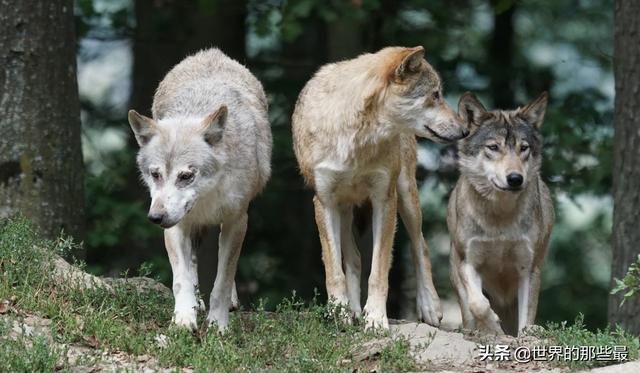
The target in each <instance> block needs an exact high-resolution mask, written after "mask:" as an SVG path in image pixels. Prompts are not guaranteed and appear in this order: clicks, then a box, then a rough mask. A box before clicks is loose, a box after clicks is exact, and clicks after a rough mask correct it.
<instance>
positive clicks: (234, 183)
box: [129, 48, 272, 331]
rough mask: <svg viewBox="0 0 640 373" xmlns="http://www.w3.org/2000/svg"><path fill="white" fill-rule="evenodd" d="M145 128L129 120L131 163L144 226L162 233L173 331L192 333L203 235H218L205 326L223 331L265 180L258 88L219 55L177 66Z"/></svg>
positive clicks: (202, 55) (142, 120) (263, 105)
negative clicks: (146, 197) (140, 187)
mask: <svg viewBox="0 0 640 373" xmlns="http://www.w3.org/2000/svg"><path fill="white" fill-rule="evenodd" d="M152 114H153V119H151V118H147V117H145V116H142V115H140V114H138V113H137V112H135V111H133V110H131V111H130V112H129V123H130V125H131V128H132V130H133V133H134V135H135V137H136V140H137V142H138V144H139V145H140V151H139V152H138V156H137V163H138V167H139V169H140V173H141V175H142V179H143V180H144V182H145V184H146V185H147V186H148V187H149V191H150V193H151V207H150V208H149V219H150V220H151V221H152V222H154V223H157V224H159V225H160V226H162V227H163V228H164V229H165V230H164V239H165V246H166V249H167V253H168V254H169V261H170V262H171V269H172V271H173V294H174V297H175V310H174V318H173V321H174V322H175V323H176V324H178V325H182V326H186V327H188V328H191V329H194V328H196V311H197V308H198V307H199V305H200V304H201V302H199V300H198V299H197V295H196V291H197V289H198V276H197V258H196V250H195V247H194V241H197V238H198V237H199V234H200V232H201V231H202V229H203V228H205V227H207V226H212V225H220V237H219V244H218V246H219V248H218V250H219V251H218V269H217V274H216V279H215V283H214V287H213V291H212V292H211V298H210V303H209V306H210V310H209V313H208V316H207V320H208V322H209V324H216V325H217V326H218V328H219V329H220V331H224V330H225V328H226V327H227V325H228V319H229V308H230V307H231V305H232V293H233V298H234V299H233V301H234V303H237V295H236V294H235V285H234V276H235V273H236V266H237V262H238V257H239V255H240V250H241V248H242V242H243V240H244V235H245V232H246V229H247V209H248V207H249V203H250V202H251V200H252V199H253V198H254V197H255V196H256V195H257V194H258V193H259V192H260V191H261V190H262V189H263V188H264V186H265V184H266V182H267V180H268V179H269V176H270V174H271V166H270V160H271V146H272V140H271V130H270V127H269V122H268V118H267V100H266V97H265V94H264V91H263V89H262V85H261V84H260V82H259V81H258V80H257V79H256V78H255V77H254V76H253V75H252V74H251V73H250V72H249V70H247V69H246V68H245V67H244V66H242V65H241V64H239V63H238V62H236V61H234V60H232V59H230V58H229V57H227V56H226V55H225V54H224V53H222V52H221V51H220V50H218V49H215V48H214V49H209V50H204V51H201V52H199V53H196V54H195V55H193V56H190V57H187V58H186V59H184V60H183V61H182V62H180V63H179V64H178V65H176V66H175V67H174V68H173V69H172V70H171V71H169V73H168V74H167V75H166V77H165V78H164V79H163V80H162V82H160V85H159V86H158V89H157V91H156V93H155V96H154V99H153V107H152Z"/></svg>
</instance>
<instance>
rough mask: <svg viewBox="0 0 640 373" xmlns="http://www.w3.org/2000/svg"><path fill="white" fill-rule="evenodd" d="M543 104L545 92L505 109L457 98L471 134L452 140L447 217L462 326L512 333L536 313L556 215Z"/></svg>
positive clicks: (531, 322)
mask: <svg viewBox="0 0 640 373" xmlns="http://www.w3.org/2000/svg"><path fill="white" fill-rule="evenodd" d="M546 107H547V95H546V93H543V94H542V95H541V96H540V97H539V98H538V99H536V100H535V101H533V102H532V103H530V104H528V105H527V106H525V107H522V108H518V109H516V110H511V111H502V110H495V111H491V112H487V111H486V110H485V108H484V107H483V106H482V104H481V103H480V102H479V101H478V100H477V99H476V98H475V96H473V95H472V94H470V93H466V94H465V95H463V96H462V98H461V99H460V103H459V114H460V115H461V117H463V118H465V120H466V121H467V122H468V123H469V126H470V129H471V135H469V137H467V138H465V139H464V140H462V141H460V142H459V143H458V150H459V156H460V160H459V165H460V179H459V180H458V183H457V185H456V187H455V189H454V190H453V193H452V194H451V197H450V199H449V211H448V217H447V225H448V227H449V233H450V234H451V256H450V261H451V266H450V275H451V281H452V283H453V287H454V288H455V290H456V293H457V296H458V301H459V303H460V309H461V312H462V320H463V322H464V327H465V328H468V329H476V328H477V329H482V330H485V331H490V332H494V333H502V330H503V328H504V330H505V331H507V332H508V333H510V334H513V335H517V334H518V332H520V331H521V330H522V329H523V328H524V327H525V326H527V325H531V324H533V322H534V321H535V317H536V310H537V306H538V293H539V291H540V271H541V268H542V264H543V261H544V256H545V252H546V250H547V245H548V243H549V235H550V234H551V227H552V225H553V221H554V211H553V203H552V202H551V197H550V195H549V189H547V186H546V185H545V183H544V182H543V181H542V179H541V178H540V163H541V161H542V139H541V136H540V131H539V129H540V126H541V125H542V122H543V119H544V113H545V110H546ZM483 292H484V293H486V295H487V296H488V298H487V296H485V295H484V294H483ZM516 299H517V302H516ZM501 324H502V325H501Z"/></svg>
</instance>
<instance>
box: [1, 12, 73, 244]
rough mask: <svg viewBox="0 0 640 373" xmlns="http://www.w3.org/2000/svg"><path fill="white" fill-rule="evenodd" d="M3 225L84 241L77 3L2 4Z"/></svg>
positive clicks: (49, 235)
mask: <svg viewBox="0 0 640 373" xmlns="http://www.w3.org/2000/svg"><path fill="white" fill-rule="evenodd" d="M0 61H1V64H2V70H0V87H2V90H1V91H0V218H6V217H9V216H12V215H15V214H16V213H22V214H24V215H25V216H26V217H28V218H30V219H31V220H33V222H34V223H35V224H36V225H37V226H38V227H39V228H40V229H41V230H42V232H43V233H44V234H45V235H46V236H48V237H54V236H56V235H58V234H59V233H60V230H61V229H64V231H65V232H66V233H69V234H72V235H74V236H76V237H77V238H81V237H82V231H83V222H84V177H83V163H82V152H81V144H80V104H79V100H78V86H77V80H76V43H75V30H74V18H73V0H50V1H40V0H19V1H18V0H2V1H0Z"/></svg>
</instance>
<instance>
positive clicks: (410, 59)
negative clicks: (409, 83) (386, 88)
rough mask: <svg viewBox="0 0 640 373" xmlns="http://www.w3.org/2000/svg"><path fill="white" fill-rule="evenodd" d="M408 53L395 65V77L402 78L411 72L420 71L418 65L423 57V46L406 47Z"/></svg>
mask: <svg viewBox="0 0 640 373" xmlns="http://www.w3.org/2000/svg"><path fill="white" fill-rule="evenodd" d="M407 50H408V51H409V53H407V55H406V56H404V58H403V59H402V61H401V62H400V64H399V65H398V66H397V67H396V72H395V74H396V77H397V78H398V79H399V80H404V79H406V78H407V77H408V76H410V75H411V74H414V73H416V72H418V71H420V65H421V64H422V60H423V59H424V48H423V47H421V46H418V47H414V48H407Z"/></svg>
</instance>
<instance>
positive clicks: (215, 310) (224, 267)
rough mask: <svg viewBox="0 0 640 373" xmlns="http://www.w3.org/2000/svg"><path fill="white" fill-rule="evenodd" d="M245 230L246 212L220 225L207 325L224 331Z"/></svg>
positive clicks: (227, 322)
mask: <svg viewBox="0 0 640 373" xmlns="http://www.w3.org/2000/svg"><path fill="white" fill-rule="evenodd" d="M246 232H247V213H246V212H243V213H242V214H240V215H238V216H235V217H232V218H229V219H225V220H224V221H223V222H222V225H221V227H220V239H219V243H218V270H217V273H216V280H215V282H214V284H213V290H212V291H211V298H210V300H209V315H208V316H207V321H208V322H209V325H213V324H216V325H217V326H218V330H219V331H220V332H221V333H224V332H225V331H226V329H227V328H228V326H229V308H230V306H231V294H232V293H233V287H234V277H235V275H236V268H237V267H238V258H239V257H240V251H241V250H242V242H243V241H244V235H245V233H246Z"/></svg>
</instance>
